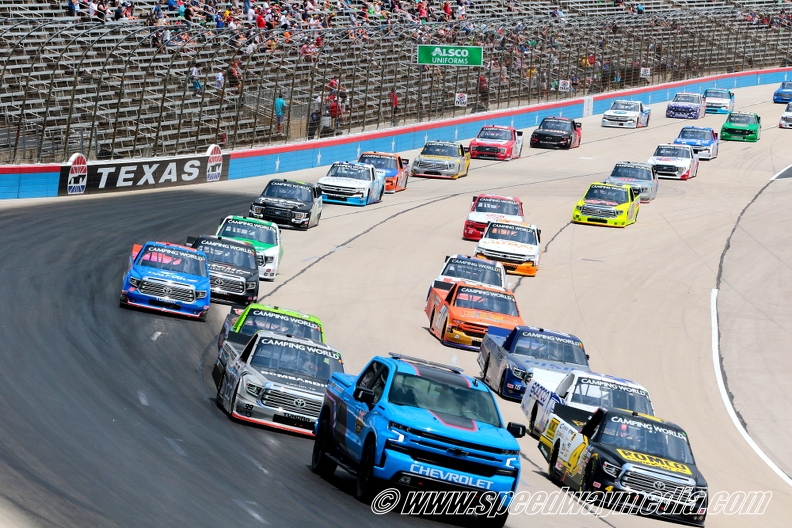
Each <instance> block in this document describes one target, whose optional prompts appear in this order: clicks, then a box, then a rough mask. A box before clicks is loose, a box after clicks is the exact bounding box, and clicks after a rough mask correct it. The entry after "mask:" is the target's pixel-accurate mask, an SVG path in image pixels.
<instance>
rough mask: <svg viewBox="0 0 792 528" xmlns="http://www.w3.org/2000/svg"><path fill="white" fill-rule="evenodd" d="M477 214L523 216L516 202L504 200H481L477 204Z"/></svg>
mask: <svg viewBox="0 0 792 528" xmlns="http://www.w3.org/2000/svg"><path fill="white" fill-rule="evenodd" d="M475 211H476V212H477V213H496V214H502V215H512V216H522V214H521V213H520V205H519V204H518V203H517V202H515V201H514V200H504V199H502V198H479V199H478V201H477V202H476V209H475Z"/></svg>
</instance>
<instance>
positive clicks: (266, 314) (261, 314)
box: [247, 310, 319, 329]
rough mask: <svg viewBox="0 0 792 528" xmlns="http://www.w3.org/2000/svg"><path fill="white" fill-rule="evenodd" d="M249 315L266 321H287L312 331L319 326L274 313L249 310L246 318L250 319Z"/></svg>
mask: <svg viewBox="0 0 792 528" xmlns="http://www.w3.org/2000/svg"><path fill="white" fill-rule="evenodd" d="M251 315H252V316H256V317H265V318H268V319H280V320H281V321H289V322H290V323H294V324H299V325H303V326H307V327H309V328H314V329H318V328H319V325H318V324H316V323H314V322H312V321H306V320H305V319H299V318H297V317H292V316H290V315H284V314H279V313H276V312H268V311H266V310H251V311H249V312H248V315H247V316H248V317H250V316H251Z"/></svg>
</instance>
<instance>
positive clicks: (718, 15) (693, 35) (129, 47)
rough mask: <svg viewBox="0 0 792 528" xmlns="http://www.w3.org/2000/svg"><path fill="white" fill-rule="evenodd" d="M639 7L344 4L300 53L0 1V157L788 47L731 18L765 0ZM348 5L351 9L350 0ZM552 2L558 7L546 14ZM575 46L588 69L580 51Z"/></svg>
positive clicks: (298, 125)
mask: <svg viewBox="0 0 792 528" xmlns="http://www.w3.org/2000/svg"><path fill="white" fill-rule="evenodd" d="M151 3H152V2H150V1H149V2H145V3H143V4H141V6H145V5H151ZM637 3H638V2H634V1H630V2H625V4H627V5H637ZM642 4H643V6H644V8H645V13H644V14H643V15H636V14H633V13H630V12H629V11H628V10H627V9H625V8H623V7H614V6H613V3H612V2H608V3H599V2H595V1H591V0H588V1H586V0H569V1H567V0H559V2H557V3H556V2H552V1H549V0H537V1H530V2H529V1H526V0H521V1H516V0H513V1H509V0H501V1H491V0H490V1H486V0H472V3H471V6H470V8H469V9H468V19H467V20H466V21H464V22H462V23H457V24H454V25H450V24H414V23H413V24H410V23H403V24H394V25H392V26H389V27H387V28H379V27H376V26H367V27H365V28H363V29H361V28H360V27H352V26H350V18H349V17H348V16H346V15H348V13H347V11H349V10H350V9H346V10H344V11H342V12H339V13H338V16H336V18H335V20H334V28H333V29H332V30H324V31H323V32H322V39H323V42H322V49H321V53H320V54H319V56H318V57H316V60H310V59H307V58H306V57H305V56H302V55H301V54H300V52H299V48H300V46H301V44H302V41H301V40H299V38H302V37H301V36H299V35H296V34H295V35H294V36H293V37H289V40H290V41H289V42H287V41H286V37H285V36H284V35H283V32H275V33H273V35H274V36H273V38H274V39H276V40H277V49H276V51H275V52H267V51H264V50H263V49H261V48H259V50H258V51H257V52H255V53H252V54H247V53H246V50H245V48H246V45H247V44H248V43H247V42H240V41H239V40H238V39H239V37H238V35H237V34H235V33H233V32H230V31H211V30H207V29H200V28H197V27H196V28H193V29H191V30H190V31H189V42H188V43H183V44H179V45H162V44H158V43H156V42H154V41H153V39H152V36H153V35H155V34H157V33H159V34H161V33H162V31H163V28H148V27H145V26H144V25H143V24H142V22H137V23H134V22H132V23H130V22H118V23H113V22H108V23H107V24H98V23H88V22H75V21H74V20H73V19H72V18H70V17H67V16H65V15H66V9H65V3H64V4H59V3H53V2H33V1H32V0H28V1H23V0H0V71H1V73H2V74H1V75H0V78H1V79H2V85H0V105H1V106H2V117H0V162H9V161H11V160H14V161H21V160H25V161H63V160H64V159H66V158H68V155H69V154H70V153H73V152H76V151H81V152H84V153H86V154H87V155H88V156H89V157H91V158H107V157H130V156H155V155H163V154H174V153H192V152H197V151H201V150H203V149H205V148H207V147H208V145H210V144H213V143H219V144H221V145H222V146H223V147H224V148H241V147H246V146H250V145H264V144H270V143H272V142H281V141H285V140H297V139H300V138H301V137H305V130H306V127H307V116H308V114H309V112H310V108H311V102H312V101H313V100H314V99H315V98H316V97H317V96H323V95H327V94H328V93H329V92H328V90H327V84H328V82H329V80H330V79H338V80H339V82H340V84H341V86H343V88H344V89H345V90H346V92H347V93H348V94H349V105H348V112H347V113H346V114H345V115H344V118H343V119H342V120H341V122H340V130H341V131H342V132H351V131H360V130H371V129H372V128H378V127H384V126H390V110H389V105H388V93H389V92H390V90H391V89H396V91H397V93H398V94H399V98H400V101H401V105H400V106H401V109H402V115H401V119H402V120H406V121H402V122H415V121H426V120H429V119H436V118H441V117H450V116H453V115H462V114H463V113H465V112H466V111H471V110H473V111H476V110H482V109H483V106H482V105H481V104H480V103H482V101H479V100H478V96H477V89H476V86H477V78H478V75H479V73H480V72H482V71H484V73H485V74H486V75H487V76H488V78H489V85H490V91H489V97H488V104H487V107H488V108H489V109H495V108H504V107H507V106H515V105H518V104H529V103H533V102H537V101H542V100H553V99H558V98H563V97H570V96H577V95H581V94H590V93H598V92H601V91H607V90H613V89H618V88H623V87H628V86H640V85H642V84H645V83H646V82H647V81H646V80H644V79H641V78H640V75H639V72H640V68H641V67H647V68H651V70H652V74H651V75H652V77H651V82H664V81H668V80H674V79H681V78H687V77H691V76H697V75H704V74H708V73H718V72H727V71H735V70H741V69H747V68H760V67H772V66H778V65H780V64H782V63H785V61H789V59H790V49H792V45H791V44H792V40H791V37H790V35H792V33H791V32H790V30H789V29H784V30H775V29H774V30H770V29H768V28H767V27H765V26H762V25H760V24H754V23H753V22H752V21H750V20H746V19H745V17H743V16H741V17H739V18H738V16H737V12H738V11H741V12H742V13H743V14H744V13H748V12H751V11H759V12H761V11H763V10H766V11H768V12H777V11H778V10H779V9H780V8H779V6H778V5H775V4H771V3H770V2H768V1H765V0H747V1H745V2H736V3H725V2H723V1H721V0H715V1H709V0H669V1H665V0H647V1H646V2H643V3H642ZM350 5H351V6H352V8H351V9H353V10H354V9H358V10H359V9H363V8H364V4H363V3H362V2H360V1H359V0H354V1H353V2H352V3H351V4H350ZM782 5H783V4H782ZM556 7H561V8H562V9H563V11H564V16H563V17H554V16H549V15H550V13H551V12H552V11H553V10H554V9H555V8H556ZM143 11H144V9H142V8H140V9H139V10H138V14H139V15H142V13H143ZM358 13H359V11H358ZM397 18H398V17H397ZM399 21H403V20H402V19H401V18H400V19H399ZM306 38H307V37H306ZM314 38H315V35H312V36H311V37H310V40H311V41H313V40H314ZM416 42H419V43H455V44H480V45H484V46H485V59H486V63H487V66H486V70H481V69H479V68H430V67H424V66H418V65H416V64H414V62H415V59H414V46H413V45H412V44H413V43H416ZM406 43H407V44H409V45H405V44H406ZM520 44H522V45H524V46H527V47H526V48H524V52H518V50H517V46H518V45H520ZM590 55H593V60H594V61H595V67H591V66H590V65H588V64H587V61H584V60H583V59H584V58H586V57H589V56H590ZM232 60H239V61H240V62H241V63H242V65H243V71H244V79H245V81H244V89H243V91H242V94H241V95H238V94H236V93H235V91H234V90H232V89H230V88H229V84H228V79H226V87H225V89H224V90H216V89H214V87H213V83H214V75H215V74H216V73H217V72H220V71H223V72H225V71H226V69H227V67H228V64H229V62H230V61H232ZM193 64H196V65H197V66H198V67H199V68H200V71H201V81H202V82H203V84H204V90H203V91H202V93H201V94H200V95H195V94H194V93H193V91H192V86H191V83H190V82H189V80H188V75H187V72H188V70H189V68H190V67H191V66H192V65H193ZM616 72H618V75H616ZM559 79H577V82H576V83H575V84H573V87H574V88H575V89H576V91H575V92H570V93H560V92H558V91H554V90H552V87H553V84H554V82H555V81H557V80H559ZM280 92H282V93H283V94H284V97H285V98H286V99H287V100H288V101H289V102H290V112H289V136H288V137H286V136H276V135H275V134H274V133H275V130H276V127H275V123H274V122H273V121H274V119H273V115H272V102H273V101H274V98H275V97H276V96H277V94H278V93H280ZM457 92H463V93H467V94H469V97H470V98H471V104H470V105H469V107H468V109H467V110H465V109H461V108H458V107H455V106H454V95H455V93H457Z"/></svg>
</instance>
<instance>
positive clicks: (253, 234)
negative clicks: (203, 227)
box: [217, 216, 283, 281]
mask: <svg viewBox="0 0 792 528" xmlns="http://www.w3.org/2000/svg"><path fill="white" fill-rule="evenodd" d="M217 236H218V237H223V238H227V239H230V240H236V241H239V242H247V243H249V244H252V245H253V247H254V248H255V250H256V264H258V270H259V279H261V280H269V281H272V280H275V275H277V274H278V267H279V266H280V262H281V259H282V258H283V246H282V245H281V236H280V229H278V225H277V224H275V223H273V222H267V221H266V220H259V219H257V218H246V217H244V216H226V217H225V218H224V219H223V221H222V222H221V223H220V226H219V227H218V228H217Z"/></svg>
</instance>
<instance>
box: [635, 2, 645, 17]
mask: <svg viewBox="0 0 792 528" xmlns="http://www.w3.org/2000/svg"><path fill="white" fill-rule="evenodd" d="M635 12H636V13H637V14H639V15H643V14H644V6H643V4H642V3H640V2H638V5H637V6H635Z"/></svg>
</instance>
